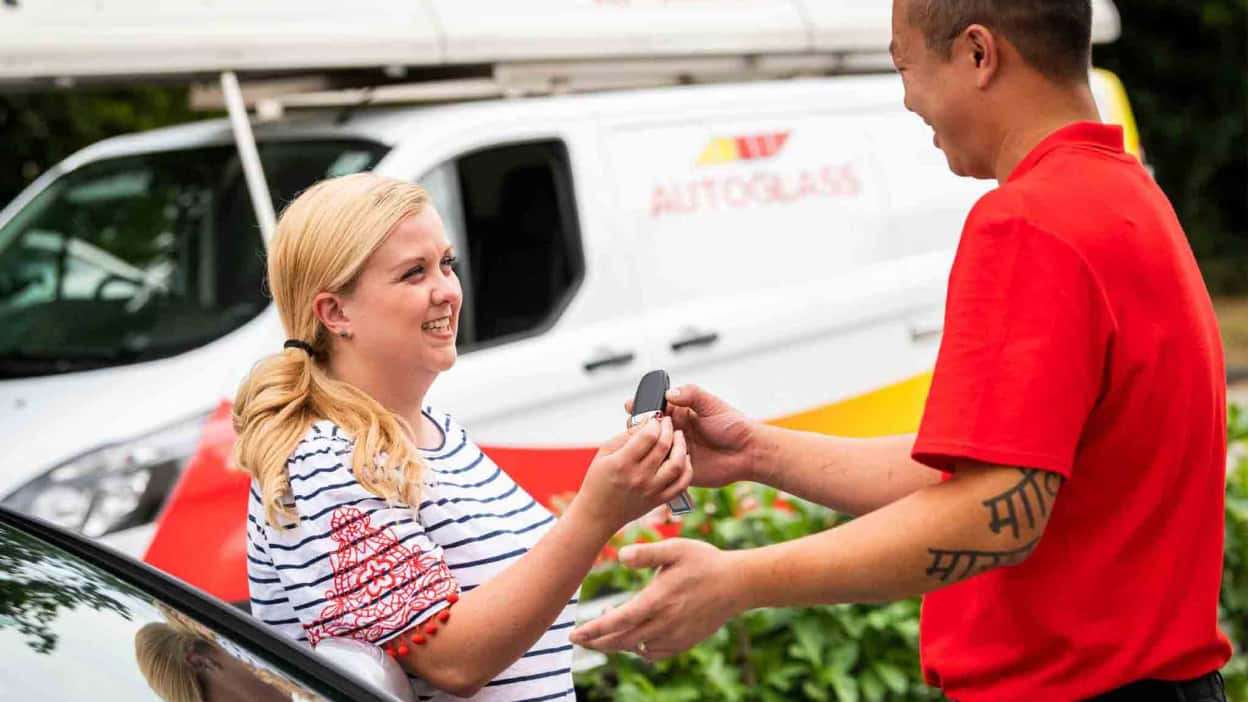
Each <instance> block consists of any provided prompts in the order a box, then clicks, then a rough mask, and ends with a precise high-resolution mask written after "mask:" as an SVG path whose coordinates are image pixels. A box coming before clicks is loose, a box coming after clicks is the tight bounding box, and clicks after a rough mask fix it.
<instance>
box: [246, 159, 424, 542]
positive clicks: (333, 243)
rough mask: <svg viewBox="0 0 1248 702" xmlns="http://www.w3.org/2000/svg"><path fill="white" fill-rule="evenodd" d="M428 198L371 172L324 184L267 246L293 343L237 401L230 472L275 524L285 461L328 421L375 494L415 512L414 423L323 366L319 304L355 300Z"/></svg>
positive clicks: (281, 506)
mask: <svg viewBox="0 0 1248 702" xmlns="http://www.w3.org/2000/svg"><path fill="white" fill-rule="evenodd" d="M428 204H429V196H428V194H427V193H426V192H425V190H424V189H423V188H421V187H420V186H419V185H414V184H412V183H407V182H404V181H400V180H395V179H393V178H386V177H383V176H379V175H375V174H372V173H357V174H354V175H348V176H342V177H340V178H333V179H330V180H325V181H322V182H320V183H318V184H316V185H314V186H312V187H311V188H309V189H308V190H306V191H304V192H303V194H301V195H300V196H299V197H298V198H296V199H295V201H294V202H292V203H291V204H290V205H289V206H288V207H287V208H286V210H285V211H284V212H283V213H282V216H281V219H280V220H279V221H278V224H277V233H276V235H275V236H274V237H273V242H272V244H271V245H270V247H269V261H268V280H269V288H270V290H271V291H272V294H273V301H274V303H275V304H276V305H277V310H278V312H279V314H280V315H281V318H282V326H283V327H284V328H285V330H286V336H287V338H289V339H297V340H300V341H303V342H305V343H307V344H310V345H311V347H312V349H313V350H314V351H315V353H314V354H310V353H308V352H307V351H305V350H303V349H299V348H288V349H284V350H282V351H281V352H280V353H276V354H274V355H272V356H269V357H267V358H265V359H263V360H261V361H260V362H259V363H257V364H256V366H255V367H254V368H253V369H252V371H251V373H250V374H249V375H248V376H247V378H246V379H245V380H244V381H243V383H242V385H241V386H240V387H239V389H238V395H237V396H236V398H235V400H234V416H233V419H234V430H235V431H236V432H238V441H237V442H236V443H235V445H234V463H235V465H237V466H238V467H240V468H241V469H242V470H244V471H246V472H247V473H249V474H250V475H251V476H252V477H253V478H254V479H255V480H256V481H257V482H258V483H259V484H260V495H261V500H262V502H263V504H264V509H265V515H266V516H267V519H268V522H269V524H271V525H273V526H275V527H276V526H278V521H279V517H286V518H289V519H291V520H292V521H295V519H296V518H295V514H294V508H293V506H291V505H289V504H288V503H287V502H286V500H284V499H283V496H284V495H286V494H288V493H289V490H290V481H289V477H288V475H287V472H286V461H287V459H288V457H289V456H290V454H291V452H292V451H294V449H295V446H297V445H298V443H299V441H300V439H301V438H302V437H303V436H304V434H306V433H307V431H308V428H309V427H310V426H311V425H312V423H313V422H315V421H317V420H318V419H322V418H324V419H329V420H331V421H332V422H334V423H335V424H337V425H338V426H339V427H341V428H342V429H343V431H345V432H346V433H347V435H348V436H350V437H352V438H353V439H354V440H355V455H354V457H353V459H352V466H351V468H352V472H353V473H354V474H355V478H356V480H358V481H359V482H360V485H361V486H363V487H364V489H366V490H368V491H369V492H371V493H373V494H375V495H377V496H378V497H382V498H384V499H387V500H390V501H392V502H406V503H407V504H412V505H415V504H419V500H420V484H421V476H422V474H423V472H424V464H423V462H422V461H421V459H420V457H419V455H418V454H417V452H416V451H415V450H414V449H413V448H412V447H411V444H410V442H409V441H408V439H407V436H408V435H409V434H410V432H411V431H412V428H411V426H410V424H409V423H408V422H407V421H406V420H404V419H403V418H401V417H398V416H396V415H394V414H393V413H392V412H390V411H389V410H387V409H386V408H384V407H382V406H381V404H380V403H378V402H377V401H376V400H375V399H373V398H372V397H370V396H369V395H368V394H366V393H364V392H363V391H362V390H360V389H358V388H356V387H353V386H352V385H349V384H348V383H345V382H342V381H340V380H335V379H333V378H331V377H330V376H329V374H328V372H327V371H326V368H325V365H324V364H325V361H326V360H327V359H328V356H329V353H330V343H329V339H330V332H329V330H328V329H326V328H325V326H324V325H322V324H321V322H320V321H319V320H318V319H317V317H316V315H315V314H314V312H313V309H312V302H313V299H314V298H315V297H316V295H317V294H319V293H322V292H331V293H345V292H350V290H351V287H352V286H353V285H354V283H355V282H356V279H357V278H358V276H359V274H360V271H361V270H362V269H363V268H364V264H365V262H366V261H367V260H368V258H369V256H371V255H372V254H373V252H375V251H376V250H377V249H378V248H380V247H381V245H382V243H383V242H384V241H385V240H386V237H387V236H389V234H390V231H391V230H392V229H394V227H395V225H397V224H399V222H401V221H403V220H404V219H407V218H408V217H411V216H414V215H417V214H420V212H421V211H423V210H424V208H425V207H426V206H427V205H428Z"/></svg>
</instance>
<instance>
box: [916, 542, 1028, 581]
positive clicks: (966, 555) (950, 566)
mask: <svg viewBox="0 0 1248 702" xmlns="http://www.w3.org/2000/svg"><path fill="white" fill-rule="evenodd" d="M1039 541H1040V539H1039V537H1037V538H1035V539H1032V540H1031V541H1029V542H1027V543H1026V544H1023V546H1021V547H1020V548H1016V549H1013V550H1010V551H972V550H944V549H936V548H929V549H927V552H928V553H930V554H932V564H931V565H930V566H928V567H927V574H928V575H930V576H931V577H933V578H936V579H937V580H940V581H941V582H942V583H947V582H949V581H950V579H954V580H962V579H964V578H968V577H970V576H972V575H978V574H980V573H983V572H986V571H989V570H992V569H993V568H996V567H998V566H1008V565H1014V564H1016V563H1020V562H1022V560H1023V559H1024V558H1026V557H1027V554H1029V553H1031V550H1032V549H1034V548H1035V547H1036V544H1037V543H1039ZM959 569H961V572H960V573H959V572H958V570H959Z"/></svg>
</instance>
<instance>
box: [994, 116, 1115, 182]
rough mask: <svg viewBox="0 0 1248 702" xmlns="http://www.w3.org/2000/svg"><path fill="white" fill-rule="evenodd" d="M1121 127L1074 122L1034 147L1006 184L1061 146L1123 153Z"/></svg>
mask: <svg viewBox="0 0 1248 702" xmlns="http://www.w3.org/2000/svg"><path fill="white" fill-rule="evenodd" d="M1124 144H1125V142H1124V137H1123V131H1122V127H1120V126H1118V125H1116V124H1101V123H1100V122H1075V123H1074V124H1070V125H1067V126H1065V127H1062V128H1061V129H1059V130H1057V131H1056V132H1053V133H1052V134H1050V135H1049V136H1047V137H1045V139H1044V141H1042V142H1040V143H1039V144H1037V145H1036V147H1035V148H1034V149H1032V150H1031V153H1028V154H1027V156H1026V157H1024V158H1023V160H1022V161H1020V162H1019V164H1018V165H1017V166H1015V167H1014V172H1012V173H1010V177H1009V179H1007V180H1006V182H1007V183H1008V182H1011V181H1014V180H1017V179H1019V178H1021V177H1023V176H1024V175H1027V173H1028V172H1030V171H1031V169H1033V168H1035V167H1036V164H1038V163H1040V161H1041V160H1042V159H1044V157H1045V156H1048V155H1049V154H1050V153H1052V152H1053V151H1055V150H1057V149H1059V148H1061V147H1063V146H1075V145H1079V146H1090V147H1092V148H1094V149H1101V150H1104V151H1107V152H1110V153H1117V154H1121V153H1125V151H1126V149H1125V146H1124Z"/></svg>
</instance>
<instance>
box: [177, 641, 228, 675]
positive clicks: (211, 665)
mask: <svg viewBox="0 0 1248 702" xmlns="http://www.w3.org/2000/svg"><path fill="white" fill-rule="evenodd" d="M186 662H187V663H188V664H189V665H190V666H191V667H192V668H194V669H195V671H196V672H199V673H209V672H213V671H216V670H219V669H220V668H221V664H220V663H218V662H217V661H216V660H214V659H213V657H212V653H211V652H209V650H207V649H206V648H205V647H203V646H200V645H195V646H193V647H191V650H189V651H187V652H186Z"/></svg>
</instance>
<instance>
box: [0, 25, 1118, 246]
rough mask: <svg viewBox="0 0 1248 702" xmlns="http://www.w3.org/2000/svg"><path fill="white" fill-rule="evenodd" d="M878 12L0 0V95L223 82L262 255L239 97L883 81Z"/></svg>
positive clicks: (303, 100) (883, 38) (262, 219)
mask: <svg viewBox="0 0 1248 702" xmlns="http://www.w3.org/2000/svg"><path fill="white" fill-rule="evenodd" d="M1092 4H1093V25H1094V26H1093V40H1094V41H1096V42H1098V43H1104V42H1111V41H1114V40H1116V39H1117V38H1118V35H1119V33H1120V31H1121V25H1120V19H1119V16H1118V10H1117V8H1116V7H1115V6H1114V3H1113V0H1092ZM891 14H892V12H891V4H890V3H887V2H884V0H525V1H524V2H517V1H516V0H475V1H474V2H464V1H463V0H353V1H352V2H350V3H342V2H340V0H301V2H300V3H299V8H298V11H296V12H292V11H291V10H290V6H289V4H288V3H267V2H256V1H255V0H214V1H213V2H211V3H208V2H203V0H162V1H161V2H159V3H152V2H151V0H110V2H107V3H75V5H74V6H73V7H70V8H67V7H65V4H64V3H63V2H62V1H61V0H4V2H3V3H2V4H0V90H10V91H12V90H37V89H41V88H47V87H50V86H55V87H73V86H75V85H77V84H79V83H84V82H91V83H96V82H103V83H135V82H151V81H155V80H161V81H182V82H188V83H195V82H196V81H202V80H204V79H205V78H207V77H209V76H213V75H219V76H220V88H219V89H218V90H214V89H212V88H203V87H200V88H197V89H196V90H195V91H193V92H194V96H193V103H194V102H195V101H198V102H199V103H200V104H201V105H219V106H223V107H225V108H226V110H227V112H228V114H229V119H230V125H231V128H232V130H233V132H234V141H235V144H236V145H237V148H238V154H239V159H240V162H241V165H242V169H243V173H244V175H245V177H246V182H247V188H248V191H249V194H250V197H251V201H252V205H253V206H254V208H255V211H256V218H257V220H258V222H259V224H260V231H261V233H262V236H263V238H264V241H265V243H266V245H267V243H268V242H269V241H270V240H271V239H272V236H273V230H274V229H275V222H276V217H275V215H274V211H273V203H272V200H271V199H270V197H269V188H268V184H267V183H266V181H265V177H264V171H263V169H262V168H261V166H260V157H259V152H258V150H257V148H256V141H255V137H254V135H253V133H252V130H251V119H250V117H249V115H248V112H247V107H248V103H249V100H248V95H250V104H251V106H252V107H255V108H256V111H257V113H259V114H260V115H261V116H270V117H271V116H279V115H280V114H281V112H282V111H283V110H285V109H286V108H287V107H295V106H303V105H308V106H311V105H316V106H332V105H342V106H352V105H359V104H364V103H376V102H394V101H402V102H420V101H430V100H438V101H445V100H462V99H467V98H472V97H491V96H495V95H525V94H534V93H538V94H552V93H558V92H569V91H585V90H595V89H598V90H601V89H604V88H606V87H616V88H618V87H638V86H642V85H662V84H665V83H671V82H694V81H712V80H734V79H741V78H760V77H773V76H783V75H800V74H803V73H811V72H814V73H835V72H853V71H855V70H857V71H867V70H877V71H878V70H887V69H888V68H889V65H890V64H889V62H888V61H887V50H888V43H889V41H890V38H891V25H892V18H891ZM378 71H380V73H381V76H382V77H381V79H378V77H377V72H378ZM240 75H241V76H243V77H244V78H246V79H247V81H248V86H249V87H248V89H247V92H246V93H245V91H244V88H243V84H242V82H241V81H240V80H239V76H240ZM214 101H215V102H214Z"/></svg>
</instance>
